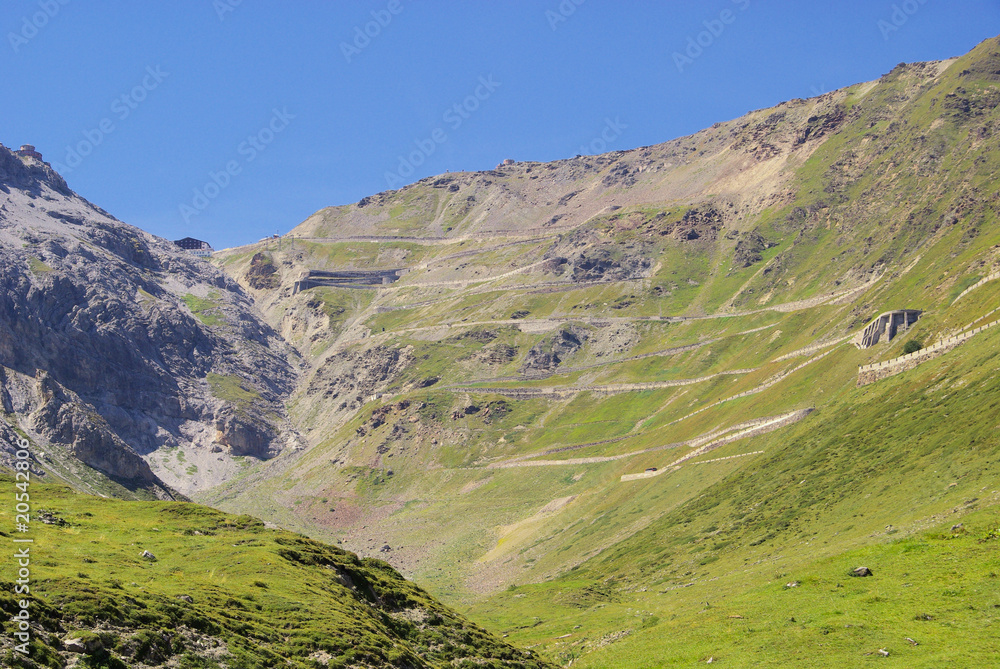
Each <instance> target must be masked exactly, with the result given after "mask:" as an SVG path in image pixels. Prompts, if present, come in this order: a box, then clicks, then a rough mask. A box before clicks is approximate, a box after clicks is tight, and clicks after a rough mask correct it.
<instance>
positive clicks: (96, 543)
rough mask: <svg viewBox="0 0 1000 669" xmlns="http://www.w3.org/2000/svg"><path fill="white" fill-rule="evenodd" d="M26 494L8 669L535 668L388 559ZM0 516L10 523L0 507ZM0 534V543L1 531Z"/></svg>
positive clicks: (0, 595)
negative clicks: (23, 591) (19, 592)
mask: <svg viewBox="0 0 1000 669" xmlns="http://www.w3.org/2000/svg"><path fill="white" fill-rule="evenodd" d="M0 486H3V487H5V488H8V489H10V490H13V489H14V481H13V478H12V477H11V476H10V475H7V474H4V475H0ZM31 494H32V500H34V501H35V504H36V505H38V506H39V507H41V508H39V509H38V511H37V513H33V515H32V522H31V531H30V533H29V534H27V535H24V534H20V535H18V536H19V537H22V538H23V537H25V536H29V537H31V538H32V539H34V543H33V544H30V553H31V565H30V570H31V598H30V599H31V605H30V611H31V615H32V620H33V622H32V630H31V631H32V638H33V640H32V642H31V647H30V654H29V656H28V657H24V656H23V655H21V654H19V653H18V654H15V653H14V652H13V650H12V638H13V637H12V632H13V629H14V627H13V626H14V623H13V622H12V621H11V620H10V619H11V617H12V616H14V615H15V614H17V612H18V611H19V608H18V606H17V604H16V600H17V599H20V598H21V597H23V596H21V597H18V596H15V595H14V583H13V582H11V581H13V579H14V578H15V577H16V576H15V570H16V564H13V563H14V561H5V566H4V571H3V573H2V574H0V581H2V583H0V609H2V611H3V613H4V636H3V639H2V641H0V665H2V666H5V667H53V668H61V667H64V666H67V664H66V663H67V662H68V661H71V660H72V661H77V660H79V662H78V663H77V664H75V666H77V667H95V668H96V667H107V668H121V669H124V668H125V667H163V666H170V667H189V668H203V667H204V668H208V667H220V668H226V667H228V668H230V669H235V668H237V667H241V668H246V669H250V668H256V667H279V666H280V667H303V668H305V667H309V668H313V667H316V668H318V667H324V668H325V667H443V666H468V667H498V668H499V667H543V666H548V665H546V663H544V662H543V661H541V660H538V659H537V658H536V657H535V656H534V655H533V654H531V653H530V652H526V651H523V650H519V649H516V648H514V647H512V646H510V645H507V644H506V643H504V642H502V641H500V640H499V639H497V638H495V637H493V636H491V635H490V634H488V633H487V632H485V631H484V630H483V629H482V628H480V627H477V626H476V625H474V624H471V623H469V622H468V621H467V620H465V619H463V618H462V617H460V616H458V615H457V614H455V613H454V612H452V611H451V610H449V609H447V608H446V607H444V606H442V605H441V604H439V603H437V602H436V601H434V600H433V599H432V598H431V597H429V596H428V595H427V594H426V593H425V592H423V591H422V590H420V589H419V588H417V587H416V586H414V585H412V584H411V583H409V582H407V581H405V580H404V579H403V578H402V577H400V576H399V574H397V573H396V572H395V571H394V570H393V569H392V568H390V567H389V565H387V564H386V563H384V562H381V561H379V560H374V559H359V558H358V557H357V556H355V555H353V554H351V553H347V552H345V551H342V550H339V549H337V548H333V547H330V546H326V545H324V544H321V543H318V542H315V541H312V540H310V539H307V538H306V537H303V536H301V535H297V534H292V533H290V532H284V531H278V530H272V529H267V528H266V527H265V525H264V523H262V522H261V521H259V520H257V519H255V518H251V517H249V516H230V515H227V514H224V513H222V512H219V511H216V510H213V509H209V508H206V507H202V506H197V505H194V504H189V503H173V502H169V503H165V502H125V501H119V500H111V499H99V498H96V497H92V496H89V495H83V494H80V493H77V492H74V491H72V490H70V489H68V488H65V487H62V486H55V485H39V484H34V485H33V486H32V489H31ZM11 506H12V505H11ZM0 521H2V525H3V527H5V528H8V527H13V524H14V518H13V514H12V513H11V512H10V510H9V508H8V509H3V510H0ZM0 536H2V537H3V540H4V541H6V542H7V543H9V544H10V541H11V538H12V537H11V535H10V534H8V533H7V532H6V531H2V532H0ZM10 545H11V546H13V545H14V544H10ZM23 545H24V544H19V545H18V546H17V547H18V548H20V547H21V546H23ZM146 552H148V553H149V554H151V556H152V557H149V556H148V555H147V556H144V555H143V554H144V553H146ZM12 564H13V566H12ZM74 638H75V639H80V640H81V642H82V643H83V644H85V645H86V646H87V648H88V650H87V652H85V653H83V654H82V656H81V655H80V654H78V653H73V652H69V651H68V650H67V646H68V645H71V643H70V640H72V639H74ZM73 658H76V660H73Z"/></svg>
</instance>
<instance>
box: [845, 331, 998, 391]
mask: <svg viewBox="0 0 1000 669" xmlns="http://www.w3.org/2000/svg"><path fill="white" fill-rule="evenodd" d="M994 325H1000V320H998V321H993V322H992V323H987V324H986V325H981V326H979V327H978V328H975V329H972V330H965V331H963V332H961V333H959V334H957V335H954V336H952V337H948V338H946V339H942V340H941V341H939V342H935V343H934V344H931V345H930V346H928V347H927V348H922V349H920V350H919V351H916V352H915V353H908V354H907V355H901V356H899V357H898V358H892V359H891V360H884V361H882V362H876V363H874V364H871V365H864V366H862V367H858V386H859V387H860V386H866V385H868V384H869V383H874V382H875V381H879V380H881V379H885V378H888V377H890V376H895V375H896V374H900V373H902V372H905V371H907V370H910V369H913V368H914V367H916V366H917V365H919V364H920V363H922V362H926V361H928V360H931V359H933V358H936V357H938V356H939V355H942V354H943V353H947V352H948V351H950V350H952V349H953V348H955V347H956V346H958V345H959V344H961V343H962V342H964V341H966V340H967V339H971V338H972V337H974V336H975V335H977V334H979V333H980V332H982V331H983V330H988V329H990V328H991V327H993V326H994Z"/></svg>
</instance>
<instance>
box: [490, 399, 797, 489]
mask: <svg viewBox="0 0 1000 669" xmlns="http://www.w3.org/2000/svg"><path fill="white" fill-rule="evenodd" d="M812 411H813V410H812V409H802V410H799V411H793V412H790V413H785V414H780V415H778V416H768V417H766V418H759V419H756V420H753V421H747V422H745V423H740V424H738V425H733V426H731V427H728V428H723V429H721V430H715V431H713V432H710V433H708V434H704V435H701V436H699V437H695V438H694V439H688V440H687V441H679V442H676V443H671V444H664V445H662V446H653V447H651V448H644V449H641V450H638V451H630V452H628V453H620V454H618V455H600V456H593V457H588V458H566V459H562V460H534V459H532V458H538V457H542V456H544V455H552V454H555V453H561V452H566V451H571V450H576V449H580V448H586V447H588V446H597V445H601V444H609V443H614V442H616V441H624V440H625V439H630V438H632V437H637V436H639V435H627V436H624V437H617V438H614V439H606V440H604V441H595V442H591V443H588V444H578V445H576V446H566V447H562V448H554V449H549V450H547V451H542V452H540V453H534V454H531V455H522V456H519V457H516V458H511V459H509V460H504V461H502V462H494V463H491V464H488V465H486V469H511V468H516V467H555V466H560V465H590V464H599V463H602V462H614V461H616V460H625V459H626V458H632V457H635V456H637V455H644V454H646V453H655V452H658V451H665V450H672V449H676V448H690V447H697V448H696V450H694V451H692V452H691V453H689V454H687V455H685V456H683V457H681V458H679V459H677V460H675V461H674V462H672V463H671V464H670V465H668V467H673V466H675V465H677V464H679V463H681V462H684V461H685V460H688V459H690V458H693V457H697V456H698V455H702V454H704V453H707V452H708V451H710V450H713V449H715V448H718V447H719V446H722V445H723V444H728V443H730V442H732V441H736V440H738V439H744V438H747V437H751V436H756V435H758V434H764V433H765V432H769V431H771V430H775V429H778V428H779V427H783V426H785V425H789V424H790V423H792V422H795V421H798V420H801V419H802V418H805V417H806V416H807V415H809V414H810V413H811V412H812ZM733 432H735V434H730V433H733ZM726 435H728V436H726ZM706 442H707V443H706ZM663 471H666V470H657V472H659V473H663ZM657 472H644V473H643V474H626V475H625V476H624V477H622V480H623V481H625V480H632V478H626V477H633V478H649V476H655V475H657Z"/></svg>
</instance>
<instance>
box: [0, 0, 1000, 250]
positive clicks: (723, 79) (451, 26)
mask: <svg viewBox="0 0 1000 669" xmlns="http://www.w3.org/2000/svg"><path fill="white" fill-rule="evenodd" d="M95 5H96V6H95ZM0 33H2V35H3V43H2V44H0V72H2V77H0V100H2V102H0V142H3V143H4V144H5V145H7V146H8V147H15V146H17V145H20V144H22V143H31V144H34V145H35V146H36V147H37V148H38V149H39V150H40V151H41V152H42V153H43V154H44V156H45V159H46V160H48V161H50V162H52V163H53V164H58V165H59V166H60V168H62V170H63V172H64V176H65V177H66V179H67V181H68V182H69V184H70V186H71V187H72V188H73V189H74V190H76V191H77V192H79V193H80V194H81V195H83V196H84V197H86V198H88V199H90V200H91V201H93V202H94V203H95V204H97V205H99V206H101V207H103V208H105V209H107V210H108V211H110V212H111V213H113V214H114V215H116V216H117V217H119V218H121V219H122V220H124V221H126V222H128V223H131V224H134V225H137V226H139V227H141V228H144V229H146V230H149V231H150V232H153V233H154V234H158V235H162V236H164V237H168V238H178V237H183V236H189V235H190V236H194V237H199V238H202V239H206V240H208V241H210V242H211V243H212V244H213V245H214V246H215V247H216V248H223V247H227V246H234V245H238V244H242V243H247V242H251V241H255V240H257V239H258V238H260V237H262V236H263V235H265V234H272V233H274V232H276V231H279V232H282V233H284V232H287V231H288V230H289V229H291V228H292V227H294V226H295V225H297V224H298V223H299V222H301V221H302V220H303V219H305V218H306V217H307V216H309V215H310V214H311V213H313V212H314V211H316V210H317V209H320V208H321V207H324V206H329V205H335V204H346V203H350V202H355V201H357V200H359V199H360V198H362V197H364V196H365V195H370V194H372V193H376V192H379V191H382V190H386V189H387V188H390V187H398V186H399V185H400V184H402V183H409V182H412V181H415V180H417V179H420V178H422V177H424V176H428V175H431V174H437V173H441V172H444V171H446V170H482V169H490V168H492V167H493V166H495V165H496V164H497V163H498V162H500V161H501V160H503V159H504V158H514V159H517V160H542V161H545V160H557V159H561V158H567V157H572V156H574V155H576V154H578V153H592V152H599V151H603V150H616V149H627V148H633V147H637V146H644V145H648V144H655V143H658V142H663V141H666V140H669V139H672V138H674V137H678V136H681V135H686V134H689V133H692V132H695V131H697V130H699V129H701V128H703V127H706V126H709V125H711V124H712V123H714V122H716V121H722V120H727V119H730V118H734V117H737V116H740V115H742V114H744V113H746V112H747V111H750V110H752V109H759V108H762V107H767V106H771V105H774V104H777V103H779V102H782V101H784V100H787V99H791V98H796V97H811V96H813V95H817V94H820V93H822V92H825V91H830V90H834V89H836V88H839V87H842V86H846V85H850V84H853V83H857V82H860V81H867V80H871V79H875V78H877V77H879V76H881V75H882V74H884V73H886V72H888V71H889V70H890V69H892V67H893V66H895V65H896V64H897V63H899V62H904V61H905V62H912V61H920V60H937V59H942V58H947V57H950V56H957V55H961V54H963V53H965V52H967V51H968V50H970V49H971V48H972V47H973V46H975V45H976V44H977V43H979V42H981V41H982V40H983V39H986V38H988V37H993V36H996V35H997V34H998V33H1000V1H998V0H989V1H987V0H948V1H946V0H905V1H901V0H895V1H882V0H864V1H861V0H840V1H838V2H802V1H801V0H799V1H798V2H792V1H790V0H785V1H779V0H771V1H770V2H764V1H763V0H705V1H701V2H651V1H645V2H612V1H611V0H537V1H533V2H529V1H527V0H523V1H522V0H507V1H504V2H490V3H487V2H455V1H451V2H445V1H443V0H441V1H437V2H432V1H430V0H375V1H372V2H367V1H364V2H362V1H358V2H333V1H324V2H321V1H319V0H297V1H290V0H283V1H281V2H279V1H278V0H256V1H255V0H172V1H171V2H169V3H151V2H135V1H134V0H130V1H126V0H104V1H102V2H100V3H94V2H84V0H7V1H6V2H5V3H4V12H3V15H2V17H0Z"/></svg>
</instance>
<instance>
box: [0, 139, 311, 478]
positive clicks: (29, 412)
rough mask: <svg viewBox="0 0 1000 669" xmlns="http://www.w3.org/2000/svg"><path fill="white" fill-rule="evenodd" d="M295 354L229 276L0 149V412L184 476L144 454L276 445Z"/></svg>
mask: <svg viewBox="0 0 1000 669" xmlns="http://www.w3.org/2000/svg"><path fill="white" fill-rule="evenodd" d="M295 358H296V354H295V352H294V351H293V350H292V349H291V348H290V347H288V346H287V345H286V344H285V342H284V341H283V340H282V339H281V338H280V337H279V336H278V335H277V334H276V333H275V332H274V330H273V329H272V328H271V327H270V326H268V325H267V324H266V323H264V321H263V320H262V319H261V318H260V317H259V316H258V314H257V312H256V310H255V308H254V307H253V304H252V302H251V301H250V299H249V298H248V297H247V296H246V295H245V294H244V292H243V290H242V289H241V288H240V287H239V285H238V284H237V283H236V282H235V281H234V280H232V279H230V278H229V277H227V276H226V275H224V274H223V273H222V272H220V271H218V270H217V269H215V268H214V267H212V266H211V265H210V264H209V263H207V262H205V261H204V260H202V259H200V258H196V257H194V256H191V255H189V254H187V253H185V252H184V251H182V250H181V249H179V248H177V247H176V246H175V245H174V244H172V243H170V242H167V241H166V240H163V239H159V238H157V237H154V236H152V235H149V234H147V233H145V232H142V231H141V230H138V229H137V228H134V227H132V226H129V225H126V224H124V223H122V222H121V221H118V220H117V219H115V218H114V217H112V216H110V215H109V214H108V213H107V212H105V211H103V210H101V209H99V208H97V207H95V206H93V205H91V204H90V203H89V202H87V201H86V200H84V199H82V198H80V197H79V196H78V195H76V194H74V193H73V192H72V191H70V190H69V188H68V187H67V185H66V183H65V181H64V180H63V179H62V178H61V177H60V176H59V175H58V174H56V173H55V172H53V171H52V169H51V168H50V167H49V166H48V165H46V164H44V163H41V162H40V161H38V160H36V159H34V158H24V157H20V156H17V155H15V154H13V153H11V152H10V151H8V150H7V149H6V148H0V369H3V370H4V371H5V373H4V374H3V376H2V377H0V400H2V401H3V404H4V411H5V412H6V413H7V414H8V416H9V418H8V421H10V422H12V423H13V424H15V425H17V427H19V428H20V429H22V430H25V431H27V432H28V434H29V435H30V436H31V437H33V438H34V439H37V440H39V441H40V442H41V443H43V444H44V443H55V444H59V445H62V446H64V447H66V448H67V449H68V451H69V452H70V453H71V454H72V455H73V456H74V457H76V458H78V459H79V460H80V462H83V463H85V464H86V465H88V466H89V467H92V468H94V469H97V470H99V471H100V472H102V473H104V474H106V475H107V476H109V477H111V478H112V479H114V480H116V481H124V482H128V483H129V485H135V486H140V487H148V486H154V487H158V488H160V489H166V488H168V487H170V486H174V487H178V488H180V489H182V490H183V489H185V488H186V487H187V486H186V485H185V481H184V480H183V472H171V471H169V470H167V469H164V468H163V467H161V466H160V462H161V461H160V460H158V459H156V458H153V457H152V454H154V453H156V452H157V451H159V450H161V449H164V448H181V449H182V450H185V449H187V450H191V451H192V452H194V451H197V450H199V449H200V450H204V451H206V452H207V451H208V449H209V448H210V447H211V446H212V443H213V441H218V442H219V443H221V444H223V445H226V446H229V447H230V449H231V452H232V453H231V454H232V455H254V456H257V457H268V456H269V455H272V454H274V453H275V452H277V451H278V450H280V448H281V444H282V438H281V436H280V435H281V432H282V430H283V429H284V428H282V427H281V426H277V425H275V423H281V422H283V416H284V408H283V400H284V398H285V397H286V396H287V395H288V394H289V393H290V392H291V390H292V388H293V386H294V384H295V379H296V371H295V368H294V367H293V361H294V360H295ZM213 378H215V379H222V380H223V382H214V383H213V382H212V379H213ZM227 379H229V380H233V383H226V382H224V381H225V380H227ZM234 384H236V386H234ZM237 386H238V387H240V388H241V389H242V391H243V392H242V394H237V395H238V396H234V395H232V393H230V392H228V390H227V389H229V388H230V387H237ZM275 417H277V419H276V418H275ZM199 426H204V427H199ZM215 430H218V435H216V433H215ZM216 437H217V438H216ZM151 464H152V465H153V466H152V467H151V466H150V465H151Z"/></svg>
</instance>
